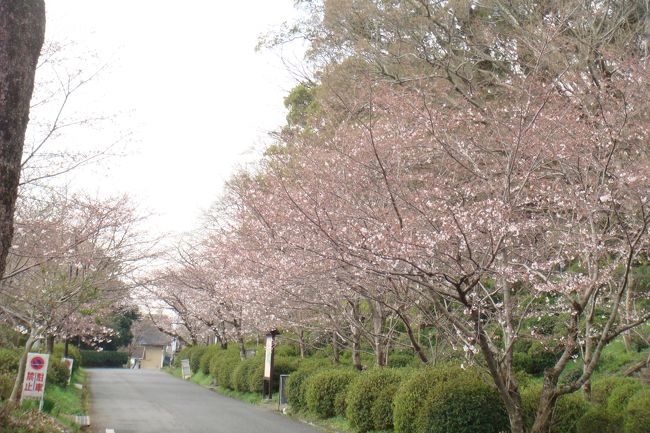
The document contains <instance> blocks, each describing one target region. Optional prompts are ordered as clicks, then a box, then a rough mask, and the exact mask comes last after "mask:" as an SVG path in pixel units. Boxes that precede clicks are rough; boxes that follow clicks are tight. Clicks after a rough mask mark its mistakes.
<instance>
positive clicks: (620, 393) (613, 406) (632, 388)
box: [607, 381, 643, 413]
mask: <svg viewBox="0 0 650 433" xmlns="http://www.w3.org/2000/svg"><path fill="white" fill-rule="evenodd" d="M641 388H643V385H641V383H640V382H637V381H635V382H628V383H625V384H621V385H619V386H617V387H616V388H614V389H613V390H612V392H611V394H610V395H609V397H608V398H607V410H609V411H610V412H611V413H622V412H623V411H624V410H625V407H626V406H627V402H628V400H630V398H631V397H632V396H633V395H634V394H636V392H637V391H639V390H640V389H641Z"/></svg>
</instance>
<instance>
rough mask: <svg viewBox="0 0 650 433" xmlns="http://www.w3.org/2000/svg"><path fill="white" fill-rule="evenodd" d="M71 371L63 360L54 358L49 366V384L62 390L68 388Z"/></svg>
mask: <svg viewBox="0 0 650 433" xmlns="http://www.w3.org/2000/svg"><path fill="white" fill-rule="evenodd" d="M69 377H70V370H68V366H67V365H66V364H65V362H63V361H62V360H61V358H52V359H50V361H49V362H48V365H47V383H51V384H54V385H57V386H60V387H61V388H65V387H66V386H68V378H69Z"/></svg>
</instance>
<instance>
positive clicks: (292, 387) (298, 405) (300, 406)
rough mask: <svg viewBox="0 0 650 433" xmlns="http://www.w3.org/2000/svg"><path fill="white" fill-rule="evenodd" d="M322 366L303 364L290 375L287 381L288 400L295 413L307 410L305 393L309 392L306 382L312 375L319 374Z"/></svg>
mask: <svg viewBox="0 0 650 433" xmlns="http://www.w3.org/2000/svg"><path fill="white" fill-rule="evenodd" d="M319 368H320V366H319V365H318V364H314V363H309V364H303V365H301V366H300V368H299V369H298V370H296V371H295V372H293V373H291V375H289V379H288V380H287V399H288V400H289V404H290V405H291V409H292V410H293V411H294V412H300V411H303V410H305V409H307V400H306V398H305V391H306V390H307V387H306V385H305V384H306V382H307V380H308V379H309V377H311V376H312V375H314V374H316V373H318V371H319Z"/></svg>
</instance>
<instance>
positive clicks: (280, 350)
mask: <svg viewBox="0 0 650 433" xmlns="http://www.w3.org/2000/svg"><path fill="white" fill-rule="evenodd" d="M261 351H264V349H261ZM274 353H275V356H282V357H287V358H292V357H293V358H296V357H298V356H300V348H298V346H296V345H294V344H281V345H279V346H276V347H275V350H274Z"/></svg>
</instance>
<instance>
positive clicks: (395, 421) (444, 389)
mask: <svg viewBox="0 0 650 433" xmlns="http://www.w3.org/2000/svg"><path fill="white" fill-rule="evenodd" d="M278 353H284V352H282V351H278ZM181 359H189V360H190V367H191V369H192V371H193V373H198V372H201V373H203V374H205V375H209V376H210V377H211V378H212V381H213V383H215V384H217V385H220V386H222V387H224V388H227V389H231V390H235V391H239V392H252V393H260V392H261V391H262V381H263V379H262V377H263V372H264V358H263V350H258V352H257V355H255V356H254V357H252V358H248V359H245V360H241V359H240V357H239V350H238V348H237V347H229V348H228V349H226V350H224V349H221V348H219V347H218V346H196V347H188V348H185V349H183V350H182V351H181V353H180V354H178V355H177V356H176V358H175V361H174V362H175V365H176V366H179V365H180V360H181ZM402 365H409V364H408V363H402ZM280 374H289V380H288V382H287V396H288V399H289V404H290V408H291V411H292V412H293V413H298V414H300V413H303V414H309V415H311V416H315V417H318V418H330V417H334V416H339V417H344V418H345V419H346V420H347V421H348V423H349V425H350V426H351V427H352V428H353V429H354V431H356V432H358V433H365V432H369V431H377V430H381V431H391V430H392V431H394V432H395V433H449V432H454V433H499V432H502V431H508V430H509V422H508V417H507V415H506V412H505V410H504V408H503V405H502V403H501V399H500V397H499V395H498V393H497V391H496V390H495V388H494V386H493V384H492V382H491V380H490V379H489V377H488V376H487V375H486V374H485V373H484V372H481V371H479V370H477V369H475V368H465V369H463V368H460V367H458V366H441V367H435V368H413V367H403V368H386V367H384V368H371V369H368V370H365V371H363V372H359V371H357V370H354V369H352V368H351V367H349V366H348V367H341V366H333V365H332V364H331V363H330V362H329V361H328V360H326V359H322V358H307V359H299V358H298V357H296V356H287V355H276V358H275V377H274V384H275V391H276V392H277V385H278V383H279V380H278V376H279V375H280ZM522 384H523V385H522V404H523V406H524V412H525V413H524V422H525V424H526V428H527V429H530V427H531V426H532V425H531V424H532V420H533V419H534V415H535V412H536V410H537V407H536V404H537V401H538V399H539V392H540V385H539V383H538V382H535V381H522ZM648 392H650V388H648V387H647V386H646V385H644V384H643V383H642V382H640V381H639V380H637V379H633V378H624V377H606V378H602V379H598V380H595V381H594V383H593V387H592V401H591V402H588V401H586V400H585V398H584V397H583V394H582V393H581V392H576V393H573V394H569V395H565V396H562V397H560V398H559V399H558V402H557V405H556V409H555V411H554V415H553V419H552V424H551V429H550V432H549V433H593V432H595V431H597V432H598V433H648V431H647V425H650V424H648V422H646V421H647V420H650V403H648V402H649V401H650V399H648V398H647V397H648V395H649V394H648ZM644 429H645V430H644Z"/></svg>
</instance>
